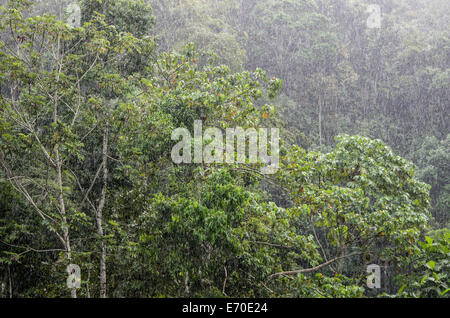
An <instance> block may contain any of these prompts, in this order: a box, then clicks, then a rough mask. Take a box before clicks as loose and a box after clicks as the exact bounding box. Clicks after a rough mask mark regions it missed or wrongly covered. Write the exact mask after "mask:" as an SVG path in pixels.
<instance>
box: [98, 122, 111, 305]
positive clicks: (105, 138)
mask: <svg viewBox="0 0 450 318" xmlns="http://www.w3.org/2000/svg"><path fill="white" fill-rule="evenodd" d="M108 137H109V129H108V124H107V123H105V128H104V131H103V162H102V165H103V186H102V193H101V196H100V202H99V204H98V208H97V233H98V235H99V236H100V237H101V238H102V242H101V245H100V298H106V244H105V242H104V240H103V238H104V233H103V208H104V207H105V201H106V191H107V185H108Z"/></svg>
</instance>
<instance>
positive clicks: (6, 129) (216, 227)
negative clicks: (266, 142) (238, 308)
mask: <svg viewBox="0 0 450 318" xmlns="http://www.w3.org/2000/svg"><path fill="white" fill-rule="evenodd" d="M68 2H70V1H57V2H56V3H55V4H50V3H49V2H47V1H34V2H33V1H29V0H14V1H6V2H5V1H4V6H3V7H1V9H0V297H69V296H72V297H375V296H380V297H450V292H448V291H449V285H450V284H449V280H450V269H449V264H448V261H449V248H450V245H449V243H450V236H449V221H450V220H449V211H450V207H449V204H450V183H449V179H448V178H449V170H450V167H449V165H450V158H449V156H450V154H449V153H450V132H449V126H448V123H449V121H448V118H447V117H448V112H449V109H448V107H449V103H448V101H449V97H450V96H449V86H450V71H449V67H450V54H449V52H450V47H449V44H450V42H449V39H450V33H449V31H450V29H449V26H448V24H447V23H446V21H448V20H449V14H450V10H445V8H447V9H448V8H449V3H448V1H446V0H427V1H420V0H398V1H392V2H386V1H375V0H374V1H363V0H339V1H338V0H336V1H334V0H276V1H275V0H224V1H216V0H205V1H197V0H178V1H174V0H170V1H158V0H153V1H148V2H146V1H141V0H120V1H118V0H82V1H80V8H81V25H80V26H79V27H78V26H76V27H71V26H69V25H68V24H66V23H64V17H65V14H64V8H65V7H66V5H67V3H68ZM372 3H379V4H380V5H381V6H382V9H383V13H384V14H383V24H382V28H380V29H370V28H367V27H366V20H367V13H366V11H365V10H366V8H367V5H368V4H372ZM2 4H3V3H2ZM195 120H202V121H203V126H204V127H217V128H220V129H221V130H225V129H227V128H230V127H237V126H239V127H243V128H245V129H247V128H261V127H280V128H281V131H282V134H281V135H282V145H281V150H280V168H279V169H278V171H277V173H276V174H274V175H263V174H261V173H260V170H259V168H260V164H261V163H257V164H233V165H231V164H230V165H225V164H198V165H196V164H180V165H177V164H175V163H173V161H172V159H171V151H172V148H173V146H174V145H175V144H176V142H175V141H174V140H172V138H171V134H172V131H173V130H174V129H175V128H178V127H185V128H187V129H188V130H189V131H192V130H193V123H194V121H195ZM69 264H78V265H79V266H80V268H81V288H79V289H77V290H75V289H68V288H67V286H66V280H67V273H66V267H67V265H69ZM369 264H378V265H380V266H381V267H382V277H381V279H382V288H381V289H379V290H374V289H370V288H368V287H367V285H366V282H367V276H368V274H367V272H366V269H367V266H368V265H369Z"/></svg>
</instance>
